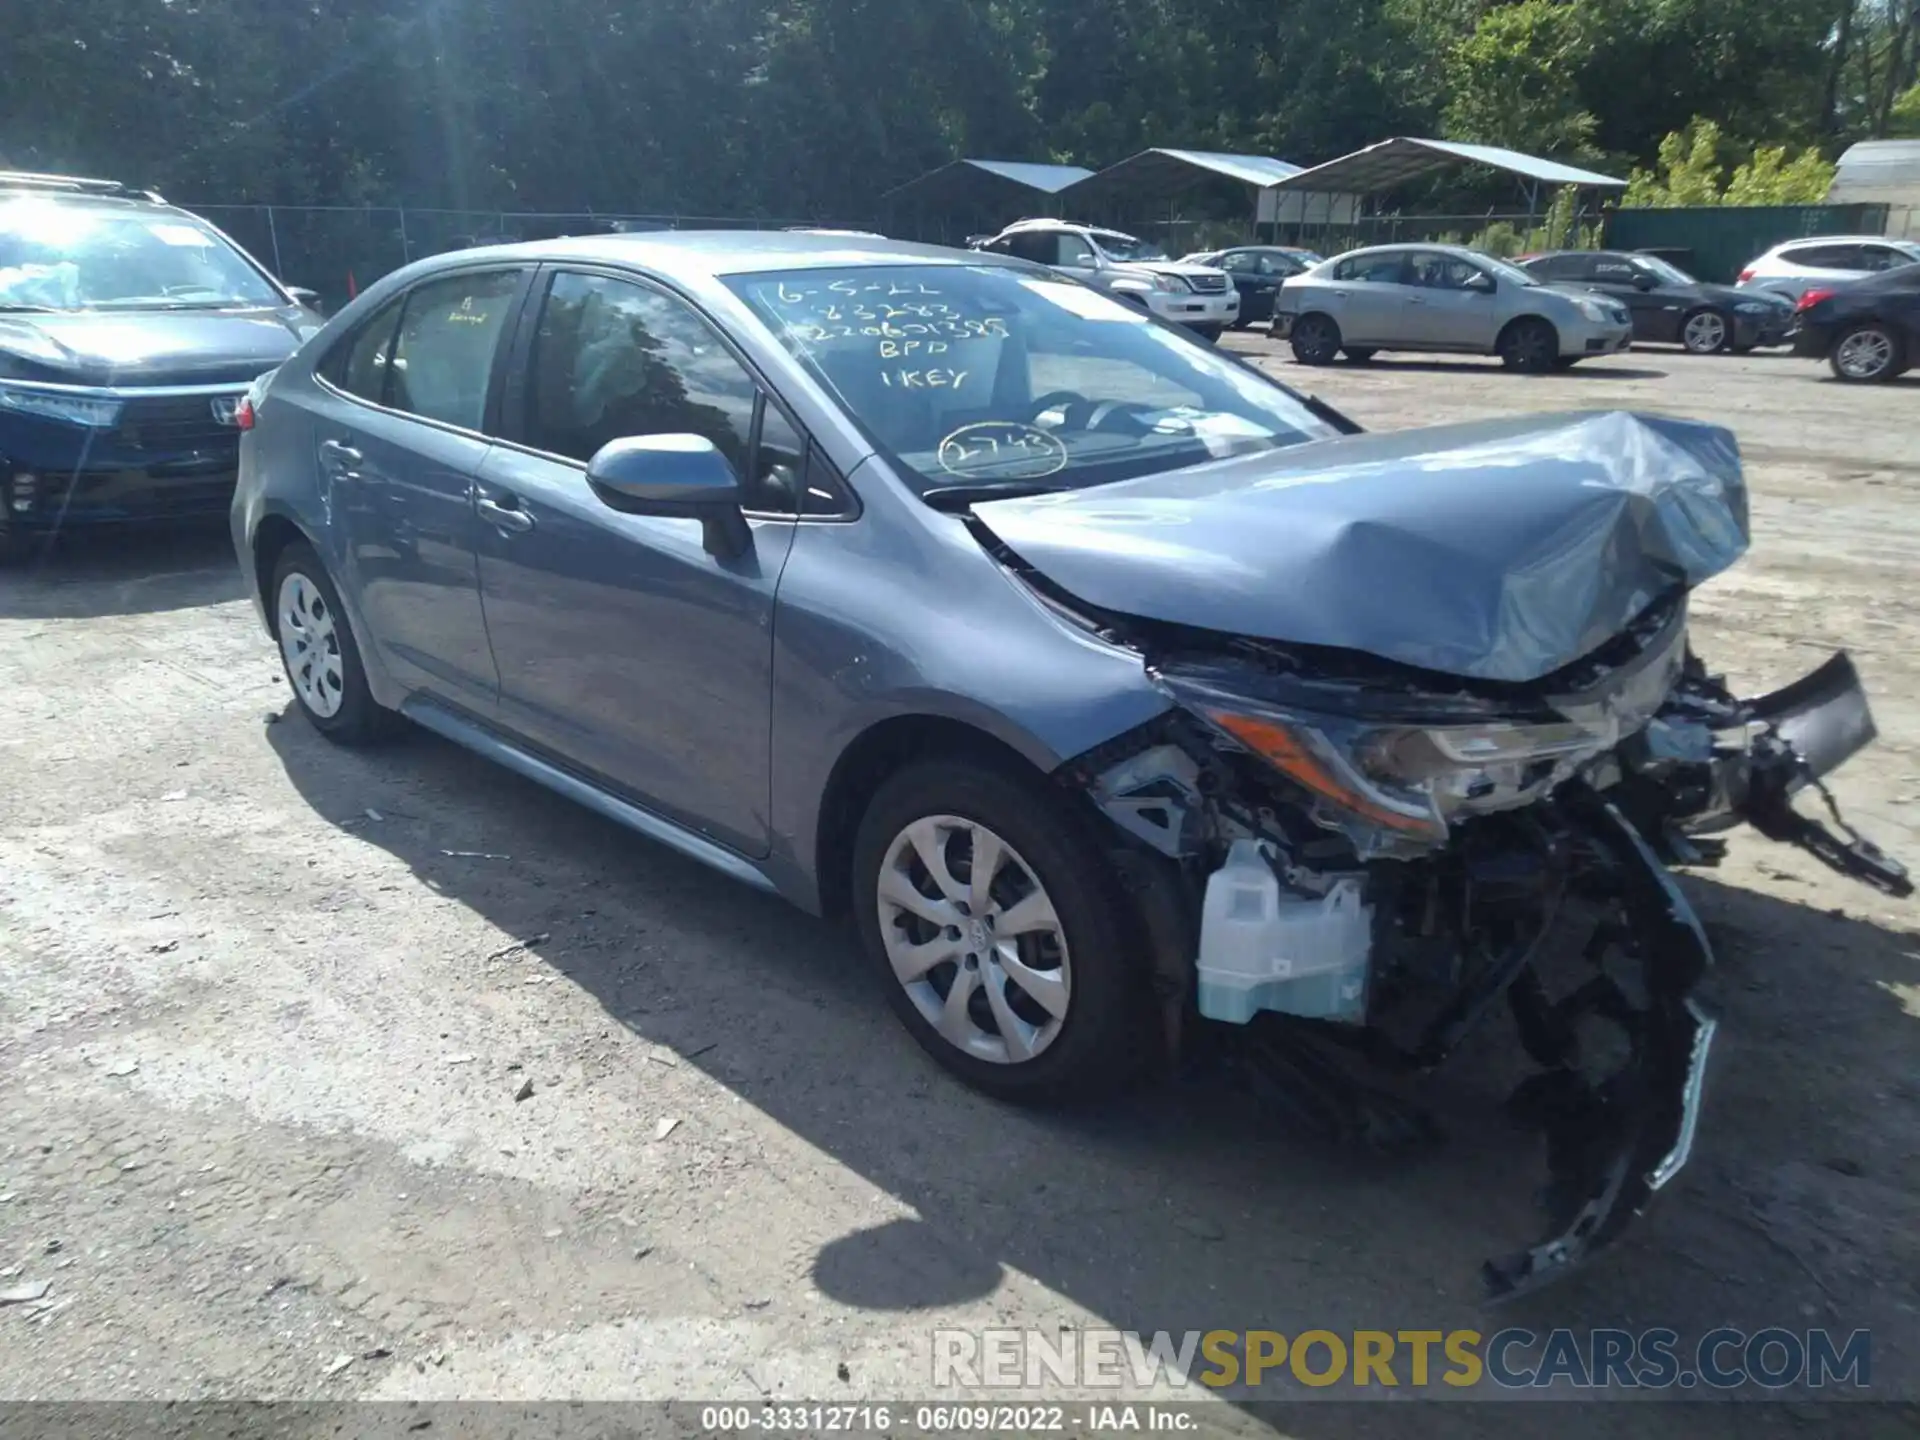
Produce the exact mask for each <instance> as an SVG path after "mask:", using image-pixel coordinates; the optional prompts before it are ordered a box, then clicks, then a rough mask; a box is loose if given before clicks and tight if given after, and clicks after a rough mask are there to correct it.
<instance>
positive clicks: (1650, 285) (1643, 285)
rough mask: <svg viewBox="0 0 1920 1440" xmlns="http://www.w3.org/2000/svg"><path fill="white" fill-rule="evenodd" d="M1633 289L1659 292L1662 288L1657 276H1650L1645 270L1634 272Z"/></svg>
mask: <svg viewBox="0 0 1920 1440" xmlns="http://www.w3.org/2000/svg"><path fill="white" fill-rule="evenodd" d="M1633 288H1634V289H1636V290H1658V289H1659V288H1660V281H1659V278H1658V277H1657V276H1653V275H1649V274H1648V273H1647V272H1646V271H1644V270H1636V271H1634V272H1633Z"/></svg>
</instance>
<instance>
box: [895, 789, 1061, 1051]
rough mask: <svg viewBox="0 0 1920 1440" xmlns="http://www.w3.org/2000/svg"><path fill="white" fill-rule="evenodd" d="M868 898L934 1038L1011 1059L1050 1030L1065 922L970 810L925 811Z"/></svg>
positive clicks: (1056, 1012) (899, 974)
mask: <svg viewBox="0 0 1920 1440" xmlns="http://www.w3.org/2000/svg"><path fill="white" fill-rule="evenodd" d="M878 892H879V893H878V895H877V897H876V900H877V903H878V905H879V910H880V937H881V941H882V943H883V945H884V946H885V949H886V954H887V961H888V963H889V964H890V965H891V966H892V968H893V974H894V978H895V979H896V980H898V981H899V983H900V985H901V987H902V988H903V989H904V990H905V991H906V993H907V997H908V999H909V1000H911V1001H912V1003H913V1006H914V1008H915V1009H917V1010H918V1011H919V1012H920V1014H921V1015H922V1016H923V1017H924V1018H925V1020H926V1021H927V1023H928V1024H929V1025H931V1026H932V1027H933V1028H934V1029H935V1031H937V1032H938V1034H939V1035H940V1037H941V1038H942V1039H944V1040H945V1041H946V1042H947V1043H948V1044H949V1045H952V1046H953V1047H954V1048H955V1049H957V1050H960V1051H962V1052H964V1053H965V1054H968V1055H971V1056H973V1057H974V1058H976V1059H979V1060H985V1061H989V1062H991V1063H995V1064H1001V1065H1017V1064H1020V1063H1023V1062H1025V1061H1028V1060H1031V1059H1033V1058H1034V1057H1035V1056H1037V1055H1039V1054H1040V1053H1041V1052H1042V1051H1044V1050H1045V1049H1046V1048H1047V1047H1048V1046H1049V1045H1051V1044H1053V1042H1054V1041H1055V1040H1056V1039H1057V1038H1059V1035H1060V1029H1061V1026H1062V1025H1064V1024H1065V1022H1066V1018H1067V1012H1068V1006H1069V1003H1070V1001H1071V999H1072V992H1073V978H1072V969H1071V965H1070V962H1069V957H1068V953H1067V938H1066V931H1065V928H1064V927H1063V925H1062V923H1061V920H1060V916H1059V912H1058V911H1057V910H1056V909H1055V908H1054V904H1053V900H1052V899H1051V897H1049V895H1048V894H1047V890H1046V887H1045V886H1044V885H1043V884H1041V882H1040V877H1039V876H1038V875H1036V874H1035V873H1034V870H1033V867H1032V866H1030V865H1029V864H1027V862H1026V861H1025V860H1024V859H1022V858H1021V856H1020V854H1019V852H1018V851H1016V850H1015V849H1014V848H1013V847H1012V846H1011V845H1009V844H1008V843H1007V842H1006V841H1005V840H1004V839H1003V838H1002V837H1001V836H1000V835H998V834H996V833H995V832H994V831H992V830H990V829H989V828H988V827H986V826H985V825H982V824H980V823H979V822H978V821H975V820H967V819H963V818H961V817H959V816H957V815H929V816H926V817H925V818H923V819H920V820H916V821H915V822H913V823H912V824H911V825H908V826H907V827H906V828H905V829H903V830H902V831H900V833H899V834H898V835H896V836H895V837H894V839H893V842H892V843H891V844H890V845H889V846H888V847H887V852H886V859H885V861H884V862H883V863H882V865H881V867H880V877H879V885H878Z"/></svg>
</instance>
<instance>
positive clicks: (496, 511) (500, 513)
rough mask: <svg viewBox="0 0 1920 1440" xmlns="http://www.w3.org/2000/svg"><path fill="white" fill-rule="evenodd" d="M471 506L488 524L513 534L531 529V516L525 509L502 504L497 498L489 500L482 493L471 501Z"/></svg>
mask: <svg viewBox="0 0 1920 1440" xmlns="http://www.w3.org/2000/svg"><path fill="white" fill-rule="evenodd" d="M473 508H474V509H476V510H478V511H479V512H480V518H481V519H482V520H485V521H486V522H487V523H488V524H489V525H492V526H495V527H497V528H498V529H501V530H507V531H511V532H512V533H513V534H515V535H524V534H526V533H527V531H529V530H531V529H533V516H531V515H529V514H527V512H526V511H524V510H516V509H514V508H513V507H512V506H511V505H502V504H501V503H500V502H499V501H498V500H489V499H487V497H486V496H484V495H482V496H480V497H479V498H478V499H477V500H475V501H474V502H473Z"/></svg>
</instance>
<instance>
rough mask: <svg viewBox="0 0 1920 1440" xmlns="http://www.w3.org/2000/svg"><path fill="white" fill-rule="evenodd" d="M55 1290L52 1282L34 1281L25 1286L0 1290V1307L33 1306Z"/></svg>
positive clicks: (10, 1286)
mask: <svg viewBox="0 0 1920 1440" xmlns="http://www.w3.org/2000/svg"><path fill="white" fill-rule="evenodd" d="M52 1288H53V1282H52V1281H50V1280H32V1281H29V1282H28V1283H27V1284H25V1285H9V1286H8V1287H7V1288H6V1289H4V1290H0V1305H31V1304H32V1303H33V1302H34V1301H35V1300H38V1299H40V1298H41V1296H43V1295H45V1294H46V1293H47V1292H48V1291H49V1290H51V1289H52Z"/></svg>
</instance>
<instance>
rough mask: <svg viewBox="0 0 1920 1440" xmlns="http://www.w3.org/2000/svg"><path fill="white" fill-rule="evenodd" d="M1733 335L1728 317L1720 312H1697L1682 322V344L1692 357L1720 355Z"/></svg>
mask: <svg viewBox="0 0 1920 1440" xmlns="http://www.w3.org/2000/svg"><path fill="white" fill-rule="evenodd" d="M1732 334H1733V328H1732V327H1731V326H1730V325H1728V324H1727V317H1726V316H1725V315H1723V314H1721V313H1720V312H1719V311H1718V310H1696V311H1694V312H1693V313H1692V314H1691V315H1689V316H1687V318H1686V319H1685V320H1683V321H1681V322H1680V343H1681V344H1682V345H1684V346H1686V347H1687V352H1688V353H1689V354H1692V355H1718V354H1719V353H1720V352H1721V351H1722V350H1725V349H1726V348H1727V341H1728V340H1729V338H1730V337H1731V336H1732Z"/></svg>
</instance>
